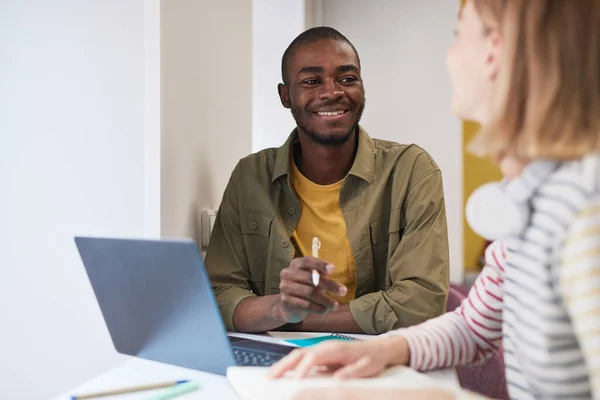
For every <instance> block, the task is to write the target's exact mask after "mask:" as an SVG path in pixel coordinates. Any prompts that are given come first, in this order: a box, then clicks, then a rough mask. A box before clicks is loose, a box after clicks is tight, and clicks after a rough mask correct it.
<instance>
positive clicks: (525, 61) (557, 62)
mask: <svg viewBox="0 0 600 400" xmlns="http://www.w3.org/2000/svg"><path fill="white" fill-rule="evenodd" d="M470 1H472V2H473V3H474V6H475V8H476V10H477V12H478V13H479V16H480V18H481V19H482V21H483V23H484V26H485V27H486V29H489V30H495V29H499V30H500V31H501V33H502V36H503V46H504V56H503V60H502V65H501V68H500V71H499V73H498V76H497V82H496V85H495V88H494V90H495V92H494V96H493V101H492V112H491V119H490V123H489V124H488V125H486V126H485V127H483V128H482V130H481V132H480V133H479V135H478V136H477V137H476V138H475V140H474V141H473V142H472V143H471V145H470V150H471V151H472V152H473V153H475V154H477V155H480V156H489V157H491V158H493V159H495V160H498V159H500V158H502V157H503V156H505V155H510V156H512V157H516V158H520V159H524V160H534V159H539V158H547V159H555V160H569V159H575V158H579V157H581V156H583V155H585V154H587V153H591V152H596V151H599V150H600V1H598V0H470Z"/></svg>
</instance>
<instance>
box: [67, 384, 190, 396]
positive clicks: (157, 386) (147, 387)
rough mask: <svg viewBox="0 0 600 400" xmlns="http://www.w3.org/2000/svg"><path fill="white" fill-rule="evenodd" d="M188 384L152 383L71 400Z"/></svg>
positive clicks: (89, 394)
mask: <svg viewBox="0 0 600 400" xmlns="http://www.w3.org/2000/svg"><path fill="white" fill-rule="evenodd" d="M186 382H188V381H187V380H183V381H170V382H163V383H151V384H149V385H140V386H133V387H129V388H122V389H113V390H107V391H104V392H96V393H88V394H83V395H79V396H71V400H84V399H93V398H95V397H105V396H115V395H119V394H125V393H135V392H143V391H146V390H154V389H162V388H166V387H171V386H176V385H179V384H181V383H186Z"/></svg>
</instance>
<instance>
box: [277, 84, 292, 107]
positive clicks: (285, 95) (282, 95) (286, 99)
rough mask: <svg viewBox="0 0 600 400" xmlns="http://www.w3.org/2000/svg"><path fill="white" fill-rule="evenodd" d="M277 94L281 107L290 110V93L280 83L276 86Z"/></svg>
mask: <svg viewBox="0 0 600 400" xmlns="http://www.w3.org/2000/svg"><path fill="white" fill-rule="evenodd" d="M277 92H279V100H281V105H282V106H284V107H285V108H290V91H289V89H288V87H287V86H286V85H285V84H283V83H280V84H279V85H277Z"/></svg>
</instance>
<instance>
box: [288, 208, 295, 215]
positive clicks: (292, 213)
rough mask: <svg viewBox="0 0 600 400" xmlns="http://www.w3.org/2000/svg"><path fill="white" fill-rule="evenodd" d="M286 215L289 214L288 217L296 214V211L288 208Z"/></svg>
mask: <svg viewBox="0 0 600 400" xmlns="http://www.w3.org/2000/svg"><path fill="white" fill-rule="evenodd" d="M288 214H290V215H294V214H296V209H295V208H294V207H290V208H288Z"/></svg>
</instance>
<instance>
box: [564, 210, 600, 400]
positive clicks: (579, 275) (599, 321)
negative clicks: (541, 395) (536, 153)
mask: <svg viewBox="0 0 600 400" xmlns="http://www.w3.org/2000/svg"><path fill="white" fill-rule="evenodd" d="M559 279H560V289H561V292H562V295H563V298H564V301H565V305H566V307H567V312H568V313H569V317H570V319H571V323H572V326H573V331H574V332H575V335H576V337H577V340H578V342H579V347H580V348H581V352H582V354H583V357H584V359H585V364H586V368H587V370H588V376H589V381H590V385H591V389H592V393H593V394H592V398H593V399H600V199H597V200H596V201H594V202H593V205H592V206H590V207H588V208H586V209H585V210H584V211H583V212H582V213H581V214H580V215H579V216H578V218H577V219H576V220H575V222H574V224H573V225H572V226H571V229H570V231H569V234H568V236H567V238H566V241H565V246H564V249H563V254H562V259H561V265H560V273H559Z"/></svg>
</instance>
